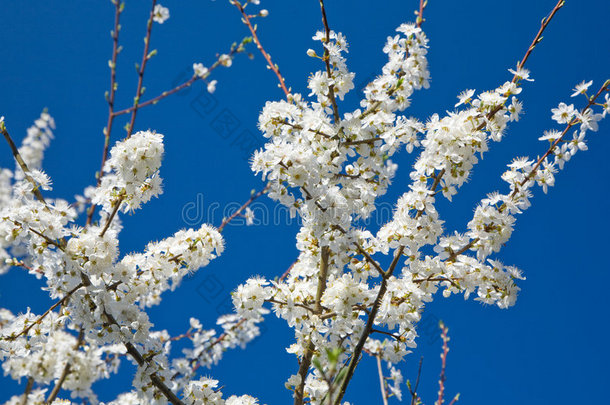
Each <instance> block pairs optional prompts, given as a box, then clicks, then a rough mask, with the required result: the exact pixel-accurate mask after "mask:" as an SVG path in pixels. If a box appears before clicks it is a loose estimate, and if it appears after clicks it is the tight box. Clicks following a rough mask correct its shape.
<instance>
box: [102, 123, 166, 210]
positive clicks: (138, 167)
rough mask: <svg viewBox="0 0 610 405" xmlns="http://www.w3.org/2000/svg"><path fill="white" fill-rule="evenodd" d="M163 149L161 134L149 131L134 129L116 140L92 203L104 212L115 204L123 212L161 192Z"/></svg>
mask: <svg viewBox="0 0 610 405" xmlns="http://www.w3.org/2000/svg"><path fill="white" fill-rule="evenodd" d="M163 151H164V148H163V135H161V134H158V133H155V132H151V131H141V132H137V133H135V134H133V135H132V136H131V137H129V138H127V139H125V140H124V141H121V142H118V143H117V144H116V145H115V146H114V147H113V148H112V150H111V151H110V158H109V159H108V160H107V161H106V164H105V166H104V177H103V178H102V181H101V183H100V185H99V187H98V188H97V190H96V191H95V194H94V197H93V202H94V203H95V204H97V205H100V206H102V207H103V209H104V210H105V211H106V212H112V210H113V208H114V207H117V206H118V207H119V208H118V209H121V210H122V211H123V212H127V211H128V210H135V209H138V208H140V206H141V205H142V203H146V202H147V201H149V200H150V199H151V198H152V197H155V196H157V195H159V194H161V192H162V191H163V190H162V188H161V177H159V167H160V166H161V158H162V157H163Z"/></svg>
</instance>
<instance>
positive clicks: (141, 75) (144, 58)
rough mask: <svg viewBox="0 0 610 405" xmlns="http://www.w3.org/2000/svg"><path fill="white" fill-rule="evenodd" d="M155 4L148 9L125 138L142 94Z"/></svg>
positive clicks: (155, 2) (129, 131) (129, 134)
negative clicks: (140, 58) (136, 84)
mask: <svg viewBox="0 0 610 405" xmlns="http://www.w3.org/2000/svg"><path fill="white" fill-rule="evenodd" d="M156 4H157V0H152V7H151V9H150V16H149V17H148V23H147V25H146V37H145V38H144V53H143V54H142V63H141V64H140V69H139V70H138V88H137V90H136V96H135V97H134V100H133V107H134V108H133V110H132V111H131V120H130V121H129V126H128V127H127V138H129V137H130V136H131V134H132V133H133V127H134V125H135V122H136V115H137V113H138V108H139V104H140V97H141V96H142V83H143V82H144V71H145V70H146V63H147V62H148V59H150V57H149V54H148V49H149V46H150V37H151V34H152V26H153V17H154V14H155V5H156Z"/></svg>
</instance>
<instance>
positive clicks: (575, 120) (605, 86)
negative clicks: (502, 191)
mask: <svg viewBox="0 0 610 405" xmlns="http://www.w3.org/2000/svg"><path fill="white" fill-rule="evenodd" d="M608 87H610V80H606V82H605V83H604V84H603V85H602V87H600V88H599V90H598V91H597V93H595V95H594V96H593V97H591V98H589V102H588V103H587V105H586V106H585V107H584V108H583V109H582V110H581V111H580V114H581V115H582V114H584V113H585V112H587V110H588V109H589V108H591V106H592V105H593V104H595V100H597V98H599V96H600V95H601V94H602V93H603V92H604V91H606V90H607V89H608ZM578 122H580V120H579V119H578V118H573V119H572V120H571V121H570V122H569V123H568V125H566V127H565V128H564V130H563V131H562V132H561V135H560V136H559V137H558V138H557V139H556V140H555V141H554V142H553V143H552V144H551V146H550V147H549V149H548V150H547V151H546V153H545V154H544V155H542V157H540V158H539V159H538V161H537V162H536V164H535V165H534V167H533V168H532V170H531V171H530V173H529V174H528V175H527V176H526V177H525V179H523V181H521V183H520V184H519V186H520V187H523V186H524V185H525V183H527V182H528V181H530V180H531V179H532V178H533V177H534V176H535V175H536V172H537V171H538V168H540V165H542V163H543V162H544V160H545V159H546V158H547V157H548V156H549V155H550V154H551V153H553V151H554V150H555V148H556V147H557V145H558V144H559V143H560V142H561V141H562V140H563V137H564V136H565V135H566V134H567V133H568V131H569V130H570V129H571V128H572V127H573V126H574V125H576V124H577V123H578ZM518 192H519V189H518V188H516V187H515V190H514V191H513V192H512V194H511V197H514V196H515V195H516V194H517V193H518ZM505 206H506V204H503V205H502V207H500V209H502V210H504V209H505V208H504V207H505Z"/></svg>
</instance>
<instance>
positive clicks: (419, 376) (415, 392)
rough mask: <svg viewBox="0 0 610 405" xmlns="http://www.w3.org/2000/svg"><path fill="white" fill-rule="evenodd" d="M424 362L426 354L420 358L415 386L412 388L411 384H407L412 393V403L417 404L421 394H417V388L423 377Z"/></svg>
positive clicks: (412, 404)
mask: <svg viewBox="0 0 610 405" xmlns="http://www.w3.org/2000/svg"><path fill="white" fill-rule="evenodd" d="M423 362H424V356H421V357H420V358H419V366H418V367H417V378H416V379H415V387H414V388H413V389H411V385H410V384H409V385H407V387H408V388H409V392H410V393H411V405H417V403H418V400H419V395H417V388H418V387H419V380H420V378H421V367H422V364H423Z"/></svg>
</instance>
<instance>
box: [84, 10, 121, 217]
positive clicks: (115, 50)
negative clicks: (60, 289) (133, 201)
mask: <svg viewBox="0 0 610 405" xmlns="http://www.w3.org/2000/svg"><path fill="white" fill-rule="evenodd" d="M113 3H114V7H115V13H114V28H113V30H112V59H111V62H110V91H109V92H108V98H107V101H108V120H107V122H106V128H104V149H103V152H102V163H101V165H100V171H99V173H98V176H97V185H98V186H99V185H100V183H101V182H102V177H104V166H105V164H106V159H108V148H109V145H110V134H111V133H112V124H113V122H114V117H115V116H116V115H115V114H114V96H115V94H116V89H117V83H116V64H117V57H118V55H119V52H120V48H119V31H120V30H121V25H120V23H119V19H120V16H121V12H122V8H123V6H124V3H119V0H113ZM95 207H96V205H95V204H92V205H91V207H89V210H88V211H87V225H90V224H91V221H92V220H93V214H94V212H95Z"/></svg>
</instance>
